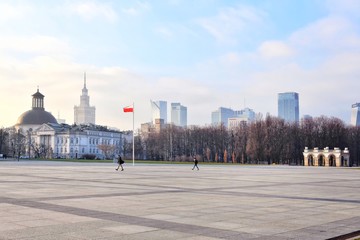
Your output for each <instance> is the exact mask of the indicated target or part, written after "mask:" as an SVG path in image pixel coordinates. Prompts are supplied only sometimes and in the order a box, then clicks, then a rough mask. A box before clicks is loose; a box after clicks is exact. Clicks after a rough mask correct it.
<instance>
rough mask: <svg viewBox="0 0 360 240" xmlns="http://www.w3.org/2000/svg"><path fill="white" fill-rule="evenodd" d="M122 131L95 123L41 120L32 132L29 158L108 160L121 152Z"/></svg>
mask: <svg viewBox="0 0 360 240" xmlns="http://www.w3.org/2000/svg"><path fill="white" fill-rule="evenodd" d="M124 138H125V136H124V134H123V133H122V132H120V131H116V130H110V129H108V128H107V127H103V126H97V125H67V124H57V123H44V124H42V125H41V126H40V127H38V128H37V129H35V130H34V131H33V132H32V134H31V143H29V144H30V145H31V148H30V151H31V152H30V154H29V153H28V154H29V156H31V157H45V158H85V156H86V155H88V156H89V155H92V156H93V157H94V158H98V159H111V158H113V157H114V156H115V155H118V154H122V149H123V139H124Z"/></svg>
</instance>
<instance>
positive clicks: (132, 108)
mask: <svg viewBox="0 0 360 240" xmlns="http://www.w3.org/2000/svg"><path fill="white" fill-rule="evenodd" d="M124 112H134V106H133V105H131V106H127V107H124Z"/></svg>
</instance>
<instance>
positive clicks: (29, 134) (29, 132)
mask: <svg viewBox="0 0 360 240" xmlns="http://www.w3.org/2000/svg"><path fill="white" fill-rule="evenodd" d="M31 132H32V128H30V129H29V130H28V137H29V140H28V144H29V149H28V154H29V160H30V157H31V154H30V153H31Z"/></svg>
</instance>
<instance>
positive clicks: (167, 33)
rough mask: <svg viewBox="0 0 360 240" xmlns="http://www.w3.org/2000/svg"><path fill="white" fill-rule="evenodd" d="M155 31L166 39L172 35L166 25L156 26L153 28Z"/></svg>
mask: <svg viewBox="0 0 360 240" xmlns="http://www.w3.org/2000/svg"><path fill="white" fill-rule="evenodd" d="M155 32H157V33H158V34H160V35H161V36H163V37H164V38H166V39H171V38H173V36H174V33H173V32H172V31H171V30H170V29H169V28H167V27H158V28H156V29H155Z"/></svg>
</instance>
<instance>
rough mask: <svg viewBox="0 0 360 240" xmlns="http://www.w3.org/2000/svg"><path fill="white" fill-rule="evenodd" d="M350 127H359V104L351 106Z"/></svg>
mask: <svg viewBox="0 0 360 240" xmlns="http://www.w3.org/2000/svg"><path fill="white" fill-rule="evenodd" d="M351 125H353V126H360V103H355V104H353V105H352V106H351Z"/></svg>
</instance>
